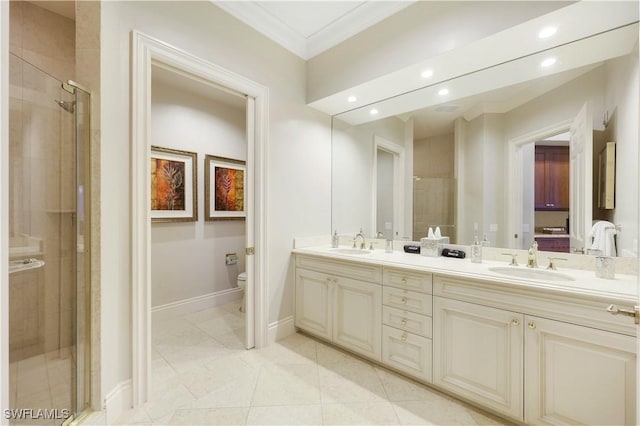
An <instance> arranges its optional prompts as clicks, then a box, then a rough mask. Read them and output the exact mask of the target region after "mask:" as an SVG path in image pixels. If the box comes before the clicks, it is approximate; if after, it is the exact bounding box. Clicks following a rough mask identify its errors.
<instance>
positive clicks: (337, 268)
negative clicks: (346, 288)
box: [296, 255, 382, 284]
mask: <svg viewBox="0 0 640 426" xmlns="http://www.w3.org/2000/svg"><path fill="white" fill-rule="evenodd" d="M296 267H298V268H304V269H309V270H312V271H319V272H324V273H325V274H329V275H339V276H341V277H347V278H353V279H354V280H360V281H367V282H370V283H377V284H380V282H381V281H382V267H380V266H375V265H365V264H361V263H351V262H340V261H335V260H328V259H324V258H317V257H313V256H301V255H296Z"/></svg>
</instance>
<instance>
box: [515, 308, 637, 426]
mask: <svg viewBox="0 0 640 426" xmlns="http://www.w3.org/2000/svg"><path fill="white" fill-rule="evenodd" d="M525 330H526V331H525V333H526V334H525V342H526V343H525V360H526V363H525V384H526V388H525V395H526V403H525V422H526V423H530V424H541V423H545V424H555V425H567V424H598V425H605V424H608V425H614V424H615V425H623V424H627V425H635V424H637V423H636V418H635V411H636V392H635V389H636V369H635V365H636V354H635V346H636V344H635V339H634V338H633V337H630V336H625V335H622V334H616V333H611V332H607V331H601V330H595V329H592V328H588V327H583V326H578V325H573V324H567V323H563V322H558V321H553V320H548V319H541V318H535V317H526V325H525Z"/></svg>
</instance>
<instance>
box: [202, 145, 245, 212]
mask: <svg viewBox="0 0 640 426" xmlns="http://www.w3.org/2000/svg"><path fill="white" fill-rule="evenodd" d="M204 166H205V169H204V170H205V181H204V193H205V198H206V201H205V203H206V204H205V213H204V214H205V220H243V219H244V218H245V217H246V216H247V212H246V206H245V188H246V183H247V180H246V179H247V177H246V175H247V173H246V172H247V168H246V163H245V162H244V161H241V160H233V159H230V158H223V157H216V156H214V155H207V156H206V157H205V160H204Z"/></svg>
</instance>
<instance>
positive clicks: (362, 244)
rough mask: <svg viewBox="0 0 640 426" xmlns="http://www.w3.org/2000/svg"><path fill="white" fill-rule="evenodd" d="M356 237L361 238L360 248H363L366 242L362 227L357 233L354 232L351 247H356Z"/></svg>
mask: <svg viewBox="0 0 640 426" xmlns="http://www.w3.org/2000/svg"><path fill="white" fill-rule="evenodd" d="M358 238H361V239H362V242H361V243H360V248H361V249H364V247H365V246H366V244H367V242H366V241H365V238H364V232H362V228H360V232H358V233H357V234H356V236H355V237H354V238H353V248H356V247H357V246H356V240H357V239H358Z"/></svg>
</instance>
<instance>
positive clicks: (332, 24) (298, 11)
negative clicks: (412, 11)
mask: <svg viewBox="0 0 640 426" xmlns="http://www.w3.org/2000/svg"><path fill="white" fill-rule="evenodd" d="M415 1H416V0H403V1H317V0H316V1H215V0H214V1H212V2H213V3H214V4H215V5H216V6H218V7H220V8H221V9H223V10H225V11H226V12H228V13H230V14H231V15H233V16H235V17H236V18H238V19H239V20H241V21H242V22H244V23H245V24H247V25H249V26H251V27H253V28H254V29H255V30H257V31H259V32H260V33H262V34H263V35H265V36H267V37H269V38H270V39H272V40H273V41H275V42H276V43H278V44H280V45H282V46H283V47H285V48H286V49H288V50H290V51H291V52H293V53H295V54H296V55H298V56H300V57H301V58H303V59H309V58H312V57H314V56H316V55H318V54H319V53H322V52H324V51H325V50H327V49H330V48H331V47H333V46H335V45H337V44H339V43H341V42H343V41H344V40H346V39H348V38H350V37H352V36H354V35H356V34H357V33H359V32H361V31H363V30H365V29H367V28H369V27H370V26H372V25H375V24H377V23H378V22H380V21H382V20H383V19H385V18H388V17H389V16H391V15H393V14H394V13H396V12H399V11H400V10H402V9H404V8H405V7H407V6H410V5H411V4H412V3H414V2H415Z"/></svg>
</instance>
